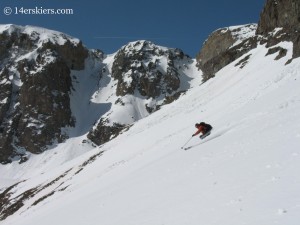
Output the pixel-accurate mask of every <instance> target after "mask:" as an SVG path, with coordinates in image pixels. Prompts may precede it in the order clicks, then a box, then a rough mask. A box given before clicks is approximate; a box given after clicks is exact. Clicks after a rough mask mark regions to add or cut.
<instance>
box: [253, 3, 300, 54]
mask: <svg viewBox="0 0 300 225" xmlns="http://www.w3.org/2000/svg"><path fill="white" fill-rule="evenodd" d="M256 34H257V35H261V36H263V37H264V39H263V40H262V41H261V43H262V44H264V43H267V47H272V46H274V45H276V44H278V43H279V42H282V41H291V42H293V58H297V57H299V56H300V2H299V1H298V0H267V1H266V4H265V7H264V9H263V11H262V13H261V15H260V20H259V23H258V27H257V31H256Z"/></svg>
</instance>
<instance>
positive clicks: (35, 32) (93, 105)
mask: <svg viewBox="0 0 300 225" xmlns="http://www.w3.org/2000/svg"><path fill="white" fill-rule="evenodd" d="M0 38H1V40H3V45H2V46H1V49H0V52H1V53H2V54H1V58H0V62H1V70H0V79H1V83H0V86H1V89H2V90H3V92H1V94H0V98H1V99H0V100H1V102H0V103H1V104H0V128H1V132H0V162H1V163H3V164H5V163H10V162H12V161H14V160H17V161H19V162H24V161H26V160H28V158H29V157H30V153H34V154H36V153H41V152H43V151H45V150H47V149H51V148H53V147H54V146H55V145H57V144H59V143H62V142H64V141H66V140H67V139H69V138H70V137H75V136H81V135H85V138H83V139H87V138H88V139H89V140H90V141H92V142H94V143H95V144H97V145H101V144H104V143H105V142H107V141H109V140H111V139H112V138H114V137H116V136H117V135H118V134H120V133H121V132H123V131H124V130H127V129H128V128H129V127H130V126H132V124H133V123H134V122H135V121H137V120H139V119H142V118H144V117H146V116H148V115H149V114H151V113H153V112H154V111H156V110H158V109H159V108H160V107H161V106H162V105H165V104H169V103H171V102H173V101H174V100H176V99H177V98H179V97H180V95H182V94H183V93H184V92H185V91H186V90H187V89H189V88H190V87H191V84H190V82H189V81H190V80H192V79H193V78H194V77H193V76H194V74H195V73H194V71H195V70H197V68H196V66H195V65H196V63H195V60H193V59H191V58H190V57H189V56H187V55H185V54H184V53H183V52H182V51H181V50H179V49H170V48H166V47H161V46H157V45H155V44H153V43H151V42H148V41H137V42H133V43H129V44H128V45H126V46H124V47H123V48H121V49H120V50H119V51H118V52H117V53H115V54H112V55H108V56H107V55H105V54H104V53H103V52H102V51H100V50H88V49H86V48H85V47H84V46H83V45H82V43H81V42H80V41H79V40H78V39H76V38H72V37H70V36H68V35H65V34H63V33H60V32H56V31H52V30H47V29H43V28H38V27H31V26H26V27H21V26H16V25H1V26H0ZM83 106H84V107H85V110H83V108H82V107H83ZM87 132H88V134H87Z"/></svg>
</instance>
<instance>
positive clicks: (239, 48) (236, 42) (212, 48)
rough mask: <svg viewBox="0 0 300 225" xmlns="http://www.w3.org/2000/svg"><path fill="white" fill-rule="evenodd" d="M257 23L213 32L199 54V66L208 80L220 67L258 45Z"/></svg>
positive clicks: (204, 79) (204, 77) (204, 78)
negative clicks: (256, 36)
mask: <svg viewBox="0 0 300 225" xmlns="http://www.w3.org/2000/svg"><path fill="white" fill-rule="evenodd" d="M255 30H256V25H255V24H249V25H245V26H237V27H229V28H223V29H219V30H217V31H215V32H213V33H212V34H211V35H210V36H209V37H208V39H207V40H206V41H205V42H204V44H203V47H202V49H201V51H200V53H199V54H198V55H197V57H196V59H197V66H198V68H199V69H201V70H202V72H203V81H204V82H205V81H207V80H208V79H210V78H211V77H213V76H214V75H215V73H216V72H218V71H219V70H220V69H222V68H223V67H225V66H226V65H228V64H229V63H231V62H233V61H234V60H236V59H237V58H239V57H241V56H242V55H243V54H245V53H247V52H248V51H250V50H251V49H253V48H255V47H256V46H257V40H256V38H255V35H254V34H255Z"/></svg>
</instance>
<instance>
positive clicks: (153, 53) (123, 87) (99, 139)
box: [88, 41, 192, 145]
mask: <svg viewBox="0 0 300 225" xmlns="http://www.w3.org/2000/svg"><path fill="white" fill-rule="evenodd" d="M191 63H192V59H191V58H190V57H189V56H187V55H185V54H184V53H183V52H182V51H181V50H179V49H169V48H164V47H160V46H157V45H155V44H153V43H151V42H149V41H136V42H131V43H129V44H128V45H126V46H124V47H123V48H121V49H120V50H119V51H118V52H117V53H116V55H115V57H114V61H113V65H112V68H111V77H112V79H113V80H115V82H116V95H117V97H118V99H117V100H116V101H115V102H114V104H113V106H112V109H111V110H110V112H109V113H107V114H106V115H104V116H103V117H102V118H101V119H100V120H99V121H98V122H97V124H96V125H95V127H94V128H93V129H92V130H91V131H90V132H89V134H88V138H89V139H90V140H91V141H93V142H94V143H96V144H98V145H101V144H103V143H105V142H107V141H109V140H110V139H112V138H114V137H116V136H118V135H119V134H120V133H121V132H122V131H123V130H124V129H128V128H129V127H130V126H131V124H132V123H133V122H134V121H136V120H138V119H140V118H141V117H143V116H136V115H128V113H129V112H127V111H126V110H124V112H123V114H124V117H126V118H127V119H126V118H125V119H123V120H122V121H114V120H112V119H111V114H114V109H115V108H116V107H114V106H118V109H117V110H118V111H120V110H122V109H120V108H122V107H123V108H126V107H129V108H130V109H131V111H135V110H136V111H143V113H142V114H144V115H145V114H150V113H153V112H155V111H156V110H158V109H159V108H160V107H161V106H162V105H164V104H169V103H171V102H173V101H175V100H176V99H177V98H179V97H180V95H181V94H182V93H183V92H184V91H185V90H183V89H182V88H181V85H182V81H181V77H184V72H183V71H184V69H187V68H188V66H189V64H191ZM186 80H187V79H185V82H187V81H186ZM186 86H188V84H186ZM128 96H133V97H132V98H131V97H128ZM137 96H139V97H137ZM128 98H129V99H130V100H129V99H128ZM135 98H139V100H137V101H139V102H140V103H139V106H136V105H134V103H132V101H133V102H135V101H136V99H135ZM133 99H135V100H133ZM140 99H143V100H147V101H145V103H141V102H142V101H143V100H140ZM146 102H147V103H146ZM126 104H129V105H130V104H131V105H130V106H128V105H126ZM142 104H144V105H142ZM135 107H138V108H139V109H134V108H135ZM139 113H140V112H136V113H134V114H139ZM114 118H115V117H114ZM124 121H125V122H124Z"/></svg>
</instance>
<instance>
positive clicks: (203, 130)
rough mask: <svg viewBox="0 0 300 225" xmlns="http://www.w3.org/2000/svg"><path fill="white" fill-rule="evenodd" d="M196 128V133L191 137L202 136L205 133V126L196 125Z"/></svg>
mask: <svg viewBox="0 0 300 225" xmlns="http://www.w3.org/2000/svg"><path fill="white" fill-rule="evenodd" d="M196 128H197V129H198V130H197V131H196V133H194V134H193V136H195V135H197V134H200V133H202V134H204V133H205V132H206V127H205V126H202V125H198V126H196Z"/></svg>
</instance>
